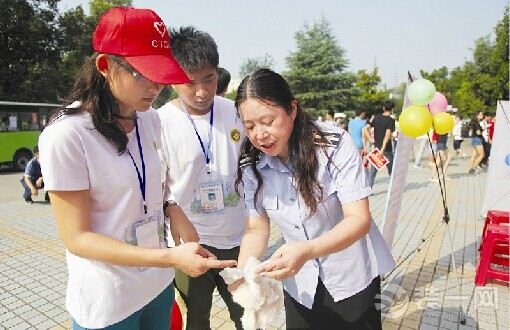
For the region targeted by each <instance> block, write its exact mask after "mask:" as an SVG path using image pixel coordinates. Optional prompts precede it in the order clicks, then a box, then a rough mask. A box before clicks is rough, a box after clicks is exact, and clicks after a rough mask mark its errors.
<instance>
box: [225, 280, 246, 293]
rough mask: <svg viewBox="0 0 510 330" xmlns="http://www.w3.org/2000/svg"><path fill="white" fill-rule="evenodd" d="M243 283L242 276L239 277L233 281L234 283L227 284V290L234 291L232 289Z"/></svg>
mask: <svg viewBox="0 0 510 330" xmlns="http://www.w3.org/2000/svg"><path fill="white" fill-rule="evenodd" d="M243 283H244V278H240V279H238V280H237V281H235V282H234V283H232V284H229V285H228V286H227V290H228V292H230V293H234V291H236V290H237V289H238V288H239V287H240V286H241V284H243Z"/></svg>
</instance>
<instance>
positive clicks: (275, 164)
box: [257, 153, 292, 173]
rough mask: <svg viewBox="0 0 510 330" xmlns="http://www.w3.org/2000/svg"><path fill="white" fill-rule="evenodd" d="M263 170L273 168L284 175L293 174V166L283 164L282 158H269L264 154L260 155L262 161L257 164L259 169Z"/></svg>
mask: <svg viewBox="0 0 510 330" xmlns="http://www.w3.org/2000/svg"><path fill="white" fill-rule="evenodd" d="M263 168H271V169H275V170H277V171H279V172H283V173H291V169H292V165H291V164H290V163H288V164H287V165H285V164H284V163H282V161H281V160H280V158H278V157H274V156H268V155H266V154H264V153H262V154H261V155H260V160H259V161H258V163H257V169H259V170H261V169H263Z"/></svg>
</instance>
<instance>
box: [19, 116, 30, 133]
mask: <svg viewBox="0 0 510 330" xmlns="http://www.w3.org/2000/svg"><path fill="white" fill-rule="evenodd" d="M18 118H19V121H20V123H21V125H20V126H21V127H20V128H21V130H22V131H28V130H30V123H31V122H32V113H30V112H18Z"/></svg>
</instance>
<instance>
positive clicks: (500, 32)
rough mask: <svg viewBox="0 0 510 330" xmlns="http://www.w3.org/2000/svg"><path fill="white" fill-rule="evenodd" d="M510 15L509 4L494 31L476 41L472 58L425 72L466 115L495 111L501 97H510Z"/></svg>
mask: <svg viewBox="0 0 510 330" xmlns="http://www.w3.org/2000/svg"><path fill="white" fill-rule="evenodd" d="M508 14H509V10H508V7H506V8H505V13H504V16H503V19H502V20H501V21H499V22H498V23H497V25H496V27H495V28H494V33H493V34H491V35H488V36H484V37H482V38H480V39H478V40H477V41H476V42H475V47H474V49H473V59H472V60H470V61H467V62H466V63H464V65H462V66H460V67H457V68H454V69H453V70H451V71H450V72H448V69H447V68H446V67H443V68H440V69H436V70H434V71H432V72H430V73H428V72H425V71H421V74H422V76H423V77H424V78H426V79H429V80H430V81H432V82H433V83H434V84H435V85H436V88H437V89H438V90H439V91H441V92H442V93H443V94H445V96H446V97H447V98H448V101H449V103H450V104H452V105H453V106H454V107H456V108H458V109H459V111H460V112H461V113H462V114H464V115H468V116H471V115H473V114H474V113H476V112H478V111H491V112H493V111H494V109H495V107H496V102H497V101H498V100H508V96H509V95H508V92H509V83H508V81H509V79H508V72H509V71H508V69H509V67H508V61H509V57H508V47H509V42H508V40H509V34H508V29H509V27H508V24H509V19H508Z"/></svg>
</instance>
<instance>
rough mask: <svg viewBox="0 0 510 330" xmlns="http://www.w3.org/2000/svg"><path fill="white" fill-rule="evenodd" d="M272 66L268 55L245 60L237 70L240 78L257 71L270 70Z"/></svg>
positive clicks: (271, 59) (272, 61) (270, 57)
mask: <svg viewBox="0 0 510 330" xmlns="http://www.w3.org/2000/svg"><path fill="white" fill-rule="evenodd" d="M273 66H274V59H273V57H272V56H271V55H269V54H267V53H266V54H264V56H260V57H254V58H248V59H247V60H245V61H244V62H243V63H242V64H241V67H240V68H239V75H240V76H241V77H243V78H244V77H245V76H247V75H249V74H251V73H253V72H255V71H256V70H257V69H271V68H272V67H273Z"/></svg>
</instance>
